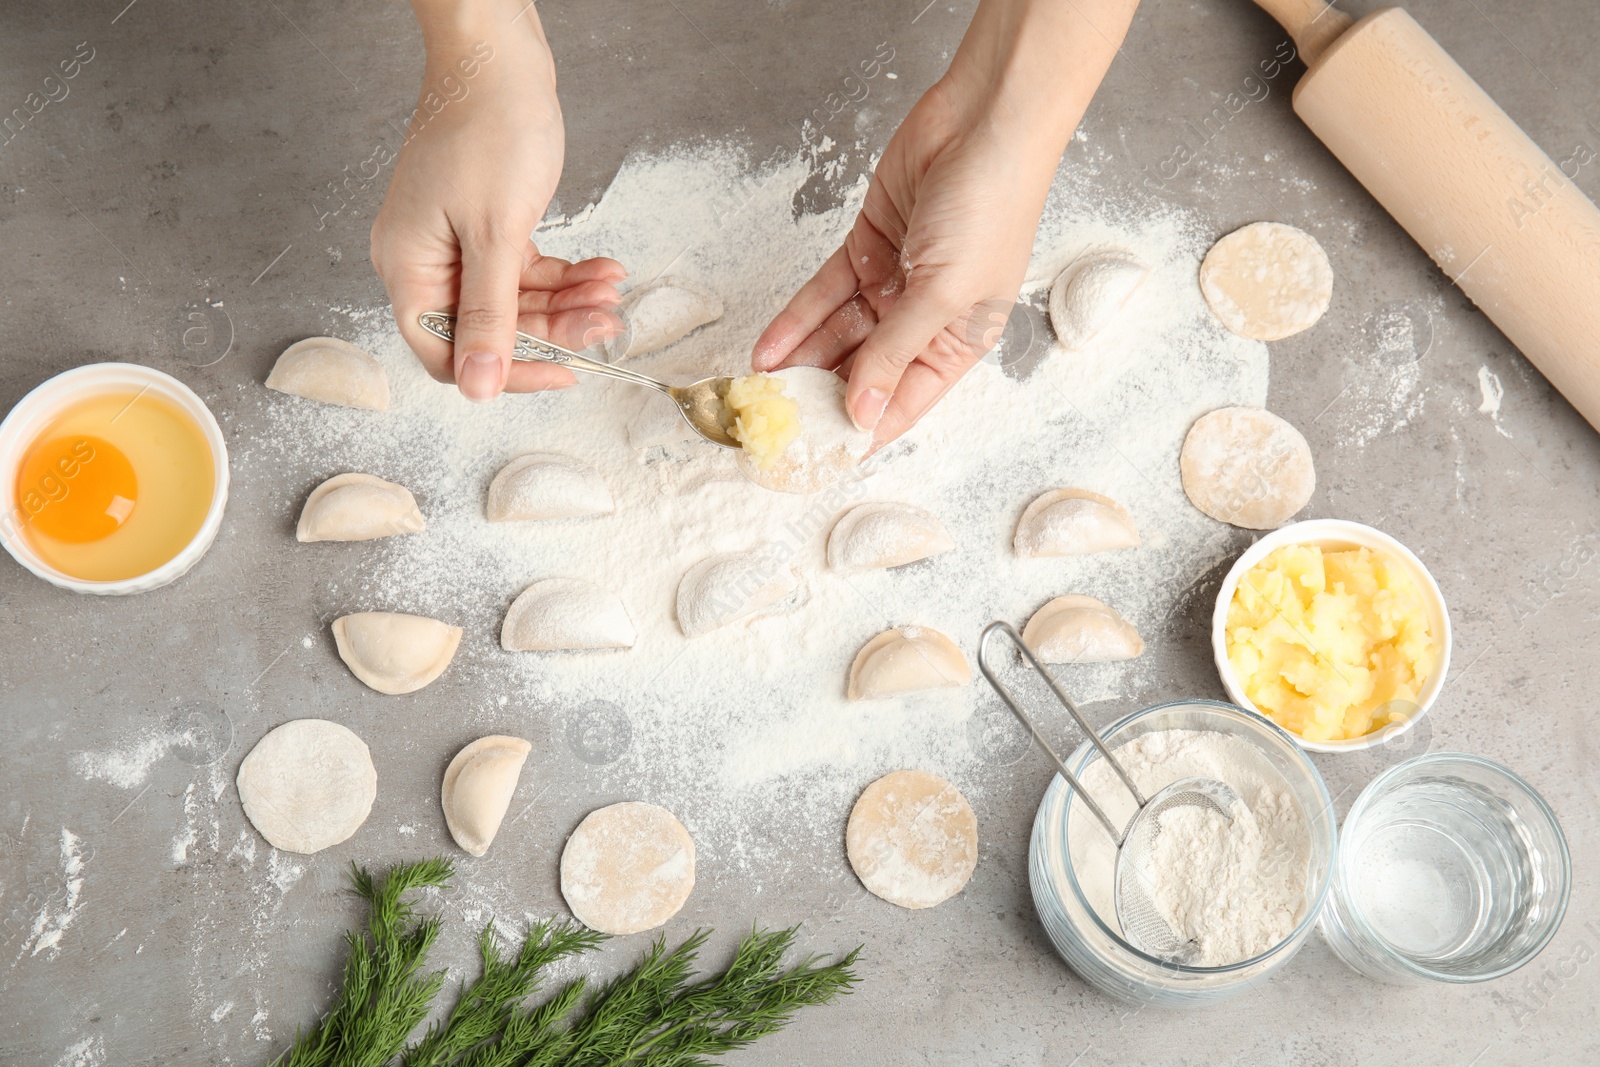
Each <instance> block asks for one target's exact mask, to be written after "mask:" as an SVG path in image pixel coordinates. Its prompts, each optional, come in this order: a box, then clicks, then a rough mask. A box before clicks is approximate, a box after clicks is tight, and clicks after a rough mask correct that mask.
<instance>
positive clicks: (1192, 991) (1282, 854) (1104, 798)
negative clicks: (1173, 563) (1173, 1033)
mask: <svg viewBox="0 0 1600 1067" xmlns="http://www.w3.org/2000/svg"><path fill="white" fill-rule="evenodd" d="M1102 736H1103V737H1104V738H1105V741H1106V744H1107V745H1108V746H1109V747H1110V748H1111V750H1112V751H1113V752H1115V753H1116V755H1117V757H1118V759H1119V760H1120V761H1121V762H1122V765H1123V766H1124V767H1125V768H1127V771H1128V773H1129V775H1130V776H1131V777H1132V778H1133V780H1134V782H1135V783H1136V784H1137V785H1138V786H1139V788H1140V790H1141V791H1143V792H1144V794H1145V795H1146V796H1150V795H1152V794H1154V793H1155V792H1157V791H1158V790H1159V789H1161V788H1162V787H1163V786H1165V785H1167V784H1169V783H1171V782H1174V781H1176V780H1177V779H1179V778H1187V777H1191V776H1204V777H1210V778H1218V779H1221V780H1222V781H1224V782H1226V783H1228V784H1229V785H1231V786H1233V788H1234V789H1235V790H1237V791H1238V793H1239V796H1240V798H1241V800H1243V802H1244V810H1241V811H1236V813H1235V817H1234V819H1233V820H1232V821H1231V822H1229V821H1228V820H1225V819H1222V818H1221V817H1220V816H1218V815H1216V814H1215V813H1214V812H1209V811H1206V810H1202V809H1200V808H1195V809H1193V810H1191V811H1189V812H1186V813H1185V818H1184V820H1183V821H1181V822H1178V823H1173V822H1172V820H1171V818H1170V816H1169V817H1164V818H1163V820H1162V833H1161V835H1160V837H1159V838H1158V839H1157V851H1156V854H1155V856H1154V861H1155V877H1154V881H1153V885H1152V886H1151V887H1150V895H1151V898H1152V899H1153V900H1154V902H1155V904H1156V908H1157V910H1158V911H1160V912H1161V913H1162V916H1163V918H1165V919H1166V920H1167V921H1168V923H1169V925H1171V926H1172V928H1173V930H1174V931H1176V932H1179V933H1180V934H1181V935H1182V936H1183V937H1184V938H1185V939H1187V940H1191V941H1192V942H1193V944H1194V946H1195V953H1194V955H1193V958H1192V960H1191V962H1190V963H1189V964H1188V965H1182V964H1177V963H1171V962H1168V961H1165V960H1163V959H1161V958H1159V957H1156V956H1152V955H1150V954H1148V953H1146V952H1143V951H1141V950H1140V949H1138V948H1136V947H1134V946H1133V945H1132V944H1130V943H1129V942H1128V941H1127V940H1126V939H1125V938H1124V937H1123V936H1122V930H1121V926H1120V924H1119V923H1118V922H1117V916H1116V907H1115V903H1114V897H1113V887H1114V880H1115V872H1116V858H1117V850H1116V843H1115V842H1114V841H1112V840H1111V837H1110V835H1109V834H1107V833H1106V830H1105V827H1104V826H1102V825H1101V824H1100V823H1099V821H1098V820H1096V819H1095V818H1094V816H1093V815H1092V814H1091V813H1090V812H1089V811H1088V809H1087V807H1086V806H1085V805H1084V804H1082V803H1081V802H1079V800H1078V798H1077V796H1076V795H1075V794H1074V793H1073V791H1072V790H1071V789H1069V788H1068V787H1067V786H1066V783H1065V782H1064V781H1063V780H1062V778H1061V777H1060V776H1059V775H1057V776H1056V778H1055V779H1054V780H1053V781H1052V782H1051V783H1050V788H1049V789H1048V790H1047V791H1046V792H1045V795H1044V800H1043V801H1042V802H1041V803H1040V805H1039V812H1038V815H1037V816H1036V817H1035V819H1034V823H1033V837H1032V840H1031V841H1030V843H1029V847H1028V877H1029V882H1030V883H1031V885H1032V889H1033V901H1034V906H1035V908H1036V909H1037V910H1038V913H1039V918H1040V920H1041V921H1042V922H1043V924H1044V928H1045V931H1046V932H1047V933H1048V934H1049V936H1050V940H1051V942H1052V943H1053V944H1054V945H1055V947H1056V951H1057V952H1058V953H1060V954H1061V957H1062V958H1063V959H1064V960H1066V961H1067V963H1068V964H1069V965H1070V966H1071V967H1072V969H1073V970H1075V971H1077V972H1078V974H1079V975H1081V976H1082V977H1083V978H1084V980H1085V981H1087V982H1089V984H1090V985H1093V986H1094V987H1095V988H1097V989H1099V990H1101V991H1102V992H1105V993H1109V994H1111V995H1112V996H1115V997H1120V998H1122V999H1124V1000H1129V1001H1133V1002H1136V1003H1155V1004H1164V1005H1173V1006H1184V1005H1198V1004H1204V1003H1207V1002H1210V1001H1214V1000H1219V999H1221V998H1223V997H1227V996H1232V995H1233V994H1236V993H1239V992H1242V991H1243V990H1245V989H1246V988H1248V987H1249V986H1251V985H1252V984H1254V983H1256V982H1259V981H1261V980H1262V979H1265V978H1266V977H1267V976H1268V975H1269V974H1271V973H1272V972H1273V971H1275V970H1277V969H1278V968H1279V967H1281V966H1283V965H1284V964H1285V963H1287V962H1288V961H1289V959H1290V958H1291V957H1292V956H1293V955H1294V954H1295V952H1296V951H1298V950H1299V948H1300V946H1301V945H1302V944H1303V943H1304V942H1305V939H1306V937H1307V936H1309V935H1310V933H1311V930H1312V928H1313V927H1314V926H1315V924H1316V919H1317V915H1318V913H1319V912H1320V911H1321V910H1322V904H1323V901H1324V899H1325V898H1326V896H1327V893H1328V886H1329V883H1330V880H1331V878H1332V874H1333V859H1334V850H1335V848H1336V841H1337V834H1338V824H1337V820H1336V819H1335V817H1334V813H1333V802H1332V800H1331V799H1330V798H1329V796H1328V790H1327V787H1326V786H1325V785H1323V782H1322V776H1321V775H1320V774H1319V773H1317V769H1316V767H1315V766H1313V765H1312V763H1311V761H1310V759H1309V758H1308V757H1307V756H1306V754H1305V752H1303V751H1302V750H1301V748H1300V747H1299V746H1298V745H1297V744H1295V741H1294V739H1293V738H1292V737H1291V736H1290V735H1289V734H1288V733H1286V732H1285V731H1284V730H1283V729H1282V728H1281V727H1279V726H1278V725H1277V724H1275V723H1273V722H1271V721H1269V720H1267V719H1264V718H1263V717H1261V716H1260V715H1255V714H1253V713H1251V712H1248V711H1245V710H1243V709H1242V708H1237V707H1234V706H1233V705H1231V704H1222V703H1218V702H1215V701H1209V700H1188V701H1178V702H1174V703H1170V704H1158V705H1156V706H1155V707H1151V708H1146V709H1144V710H1143V711H1139V712H1135V713H1134V714H1132V715H1129V716H1127V717H1126V718H1124V719H1122V720H1120V721H1118V722H1116V723H1114V724H1113V725H1112V726H1110V727H1109V728H1107V729H1106V730H1105V731H1103V733H1102ZM1066 762H1067V766H1068V767H1069V768H1071V770H1072V772H1073V773H1074V774H1075V775H1077V776H1078V778H1079V780H1080V781H1082V782H1083V783H1084V786H1085V788H1086V789H1087V790H1088V791H1089V794H1090V795H1091V796H1092V797H1093V798H1094V799H1095V800H1096V801H1097V802H1098V803H1099V804H1100V805H1101V807H1103V808H1104V809H1105V810H1106V814H1107V815H1108V816H1110V818H1111V820H1112V821H1113V822H1115V823H1117V824H1119V825H1126V824H1127V822H1128V820H1129V819H1131V818H1132V817H1133V814H1134V811H1135V802H1134V799H1133V797H1132V795H1131V794H1130V793H1129V792H1128V790H1127V789H1126V788H1125V787H1124V786H1123V785H1122V784H1121V782H1120V780H1118V779H1117V777H1116V775H1115V772H1114V770H1113V769H1112V767H1111V766H1110V765H1109V764H1108V763H1107V762H1106V761H1105V760H1104V759H1103V758H1101V756H1100V754H1099V752H1097V751H1096V750H1095V749H1094V747H1093V746H1092V745H1091V744H1089V743H1088V742H1087V741H1085V742H1084V744H1083V745H1082V746H1080V747H1079V748H1078V750H1077V751H1076V752H1074V753H1073V754H1072V756H1071V757H1070V758H1069V759H1068V760H1067V761H1066ZM1169 823H1171V825H1169ZM1191 823H1192V825H1191Z"/></svg>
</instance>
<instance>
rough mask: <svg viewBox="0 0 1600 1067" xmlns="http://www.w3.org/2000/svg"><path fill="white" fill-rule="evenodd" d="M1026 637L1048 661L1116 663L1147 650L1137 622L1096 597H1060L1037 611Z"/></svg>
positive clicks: (1024, 631)
mask: <svg viewBox="0 0 1600 1067" xmlns="http://www.w3.org/2000/svg"><path fill="white" fill-rule="evenodd" d="M1022 640H1023V642H1024V643H1025V644H1027V646H1028V647H1029V648H1031V649H1033V652H1034V655H1036V656H1038V657H1039V658H1040V659H1042V660H1044V661H1045V662H1046V663H1112V662H1115V661H1117V660H1124V659H1133V658H1134V657H1136V656H1138V655H1139V654H1140V653H1141V652H1143V651H1144V641H1143V639H1141V638H1140V637H1139V631H1138V630H1135V629H1134V628H1133V624H1132V623H1130V622H1129V621H1128V620H1127V619H1124V618H1123V617H1122V616H1121V615H1118V614H1117V612H1116V610H1115V609H1113V608H1111V607H1109V606H1107V605H1106V604H1105V603H1104V602H1103V601H1100V600H1096V599H1095V598H1094V597H1092V596H1058V597H1056V598H1055V599H1054V600H1052V601H1050V603H1048V604H1046V605H1045V606H1044V607H1042V608H1040V609H1039V610H1038V611H1036V612H1034V613H1033V618H1031V619H1029V620H1028V625H1027V626H1025V627H1023V628H1022Z"/></svg>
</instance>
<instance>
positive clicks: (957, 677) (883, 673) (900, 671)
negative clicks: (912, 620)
mask: <svg viewBox="0 0 1600 1067" xmlns="http://www.w3.org/2000/svg"><path fill="white" fill-rule="evenodd" d="M970 681H972V668H971V667H970V666H968V665H967V657H966V656H964V655H962V654H961V649H960V647H959V646H958V645H957V644H956V643H955V642H954V641H952V640H950V638H948V637H946V636H945V635H944V634H942V633H940V632H939V631H938V630H934V629H931V628H929V627H927V626H900V627H896V628H895V629H893V630H885V631H884V632H883V633H881V634H879V635H878V636H877V637H874V638H873V639H872V640H871V641H868V642H867V643H866V644H865V645H863V646H862V647H861V651H860V652H857V653H856V658H855V662H853V663H851V664H850V679H849V681H848V683H847V684H846V686H845V696H846V697H848V698H849V699H851V700H876V699H878V698H880V697H890V696H896V695H898V694H900V693H912V692H916V691H917V690H921V689H944V688H949V687H955V686H962V685H966V684H967V683H968V682H970Z"/></svg>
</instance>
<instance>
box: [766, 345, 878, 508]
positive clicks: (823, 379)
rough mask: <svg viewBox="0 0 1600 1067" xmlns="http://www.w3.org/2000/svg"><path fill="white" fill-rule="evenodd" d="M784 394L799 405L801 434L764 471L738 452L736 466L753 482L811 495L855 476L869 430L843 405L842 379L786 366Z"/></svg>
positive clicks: (781, 372)
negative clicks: (856, 423)
mask: <svg viewBox="0 0 1600 1067" xmlns="http://www.w3.org/2000/svg"><path fill="white" fill-rule="evenodd" d="M772 376H773V377H774V378H782V379H783V381H784V383H785V386H784V391H783V394H784V395H785V396H787V397H789V398H790V399H791V400H793V401H794V402H795V403H796V404H798V405H799V406H800V436H799V437H796V438H795V439H794V440H793V441H790V442H789V447H788V448H786V449H784V451H783V455H781V456H779V457H778V458H777V459H776V460H775V461H774V462H773V463H772V464H771V465H769V466H768V467H767V468H766V469H764V470H763V469H762V468H761V466H760V465H759V464H757V463H756V461H755V460H754V459H752V458H751V457H750V454H749V453H748V452H744V451H742V450H741V451H740V452H739V455H738V460H739V469H740V470H742V471H744V473H745V475H746V476H747V477H748V478H749V479H750V480H751V481H753V482H755V483H756V484H757V485H759V486H761V487H762V488H764V489H772V490H775V491H777V492H780V493H815V492H817V491H818V490H820V489H826V488H828V487H829V486H831V485H838V484H839V483H841V482H844V481H846V480H847V479H851V478H854V477H859V472H858V471H857V468H858V467H859V466H860V465H861V461H862V460H863V459H866V458H867V452H869V451H870V450H871V448H872V434H871V433H869V432H868V431H866V430H858V429H856V425H855V423H853V422H851V421H850V416H849V414H848V413H847V412H846V411H845V409H844V388H845V387H844V379H843V378H841V377H839V376H838V375H837V374H835V373H833V371H831V370H823V369H821V368H820V367H785V368H784V369H783V370H779V371H773V372H772Z"/></svg>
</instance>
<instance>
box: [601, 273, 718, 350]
mask: <svg viewBox="0 0 1600 1067" xmlns="http://www.w3.org/2000/svg"><path fill="white" fill-rule="evenodd" d="M617 313H618V314H619V315H621V316H622V321H623V323H624V324H625V325H626V326H627V329H625V330H623V332H622V333H621V334H619V335H618V336H616V337H614V338H612V339H611V340H610V341H607V342H606V353H607V355H609V356H610V358H611V359H612V361H616V360H622V359H628V358H630V357H632V356H642V355H644V354H645V353H646V352H654V351H655V350H656V349H658V348H665V347H666V346H667V345H670V344H672V342H674V341H676V340H679V339H680V338H682V337H685V336H687V335H688V334H690V333H691V332H693V331H694V330H698V329H699V328H700V327H702V326H704V325H705V324H706V323H708V322H716V321H717V320H718V319H720V318H722V299H721V298H720V297H719V296H717V294H716V293H712V292H708V291H706V290H704V289H702V288H700V287H699V286H697V285H694V284H692V283H689V282H685V281H681V280H679V279H677V278H662V279H660V280H659V281H656V282H653V283H651V284H650V285H646V286H643V287H641V288H638V289H635V290H633V291H632V292H630V293H629V294H628V295H627V296H625V297H623V298H622V304H621V305H620V306H619V307H618V308H617Z"/></svg>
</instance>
